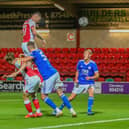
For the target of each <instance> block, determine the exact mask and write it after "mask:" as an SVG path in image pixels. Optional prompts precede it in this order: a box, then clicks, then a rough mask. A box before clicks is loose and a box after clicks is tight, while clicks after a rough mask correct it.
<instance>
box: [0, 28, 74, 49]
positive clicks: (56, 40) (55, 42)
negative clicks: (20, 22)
mask: <svg viewBox="0 0 129 129" xmlns="http://www.w3.org/2000/svg"><path fill="white" fill-rule="evenodd" d="M67 33H74V34H75V36H76V30H72V29H67V30H64V29H63V30H50V33H49V35H48V36H47V37H45V39H46V40H47V45H46V47H48V48H49V47H53V48H56V47H57V48H64V47H68V48H74V47H76V37H75V40H74V41H67ZM21 42H22V31H21V30H0V48H13V47H20V46H21ZM36 42H37V44H38V46H39V47H42V45H41V42H40V41H39V40H38V39H36Z"/></svg>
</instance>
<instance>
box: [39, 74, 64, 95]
mask: <svg viewBox="0 0 129 129" xmlns="http://www.w3.org/2000/svg"><path fill="white" fill-rule="evenodd" d="M62 86H63V82H62V81H61V80H60V75H59V73H58V72H57V73H55V74H54V75H52V76H51V77H50V78H48V79H47V80H44V81H43V85H42V87H41V93H43V94H49V93H51V92H52V89H53V88H55V89H58V88H59V87H62Z"/></svg>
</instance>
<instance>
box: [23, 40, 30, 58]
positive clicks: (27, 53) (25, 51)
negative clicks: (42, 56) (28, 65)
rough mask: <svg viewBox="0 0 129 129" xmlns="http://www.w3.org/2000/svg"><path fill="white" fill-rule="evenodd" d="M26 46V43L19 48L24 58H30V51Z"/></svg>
mask: <svg viewBox="0 0 129 129" xmlns="http://www.w3.org/2000/svg"><path fill="white" fill-rule="evenodd" d="M27 44H28V42H25V43H22V45H21V48H22V51H23V52H24V54H25V56H30V51H29V50H28V46H27Z"/></svg>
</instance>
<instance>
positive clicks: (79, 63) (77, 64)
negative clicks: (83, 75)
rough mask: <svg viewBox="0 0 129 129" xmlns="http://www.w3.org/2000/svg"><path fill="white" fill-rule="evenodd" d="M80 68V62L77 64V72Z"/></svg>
mask: <svg viewBox="0 0 129 129" xmlns="http://www.w3.org/2000/svg"><path fill="white" fill-rule="evenodd" d="M79 66H80V61H78V63H77V68H76V69H77V70H79Z"/></svg>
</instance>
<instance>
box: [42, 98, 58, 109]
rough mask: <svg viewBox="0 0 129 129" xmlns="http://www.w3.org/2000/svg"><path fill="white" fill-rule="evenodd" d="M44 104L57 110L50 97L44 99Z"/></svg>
mask: <svg viewBox="0 0 129 129" xmlns="http://www.w3.org/2000/svg"><path fill="white" fill-rule="evenodd" d="M44 102H45V103H46V104H48V105H49V106H50V107H51V108H53V109H54V110H55V109H56V107H57V106H56V105H55V104H54V102H53V101H52V100H51V99H50V98H48V97H46V98H45V99H44Z"/></svg>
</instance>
